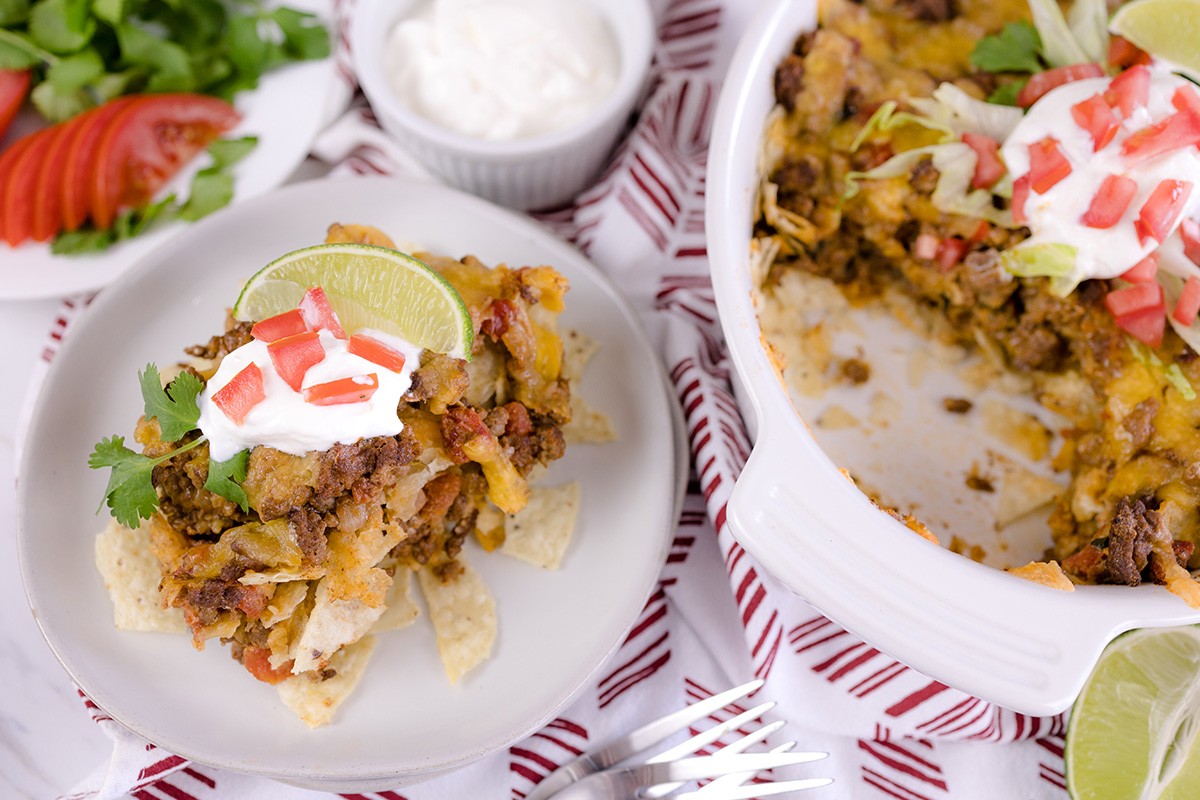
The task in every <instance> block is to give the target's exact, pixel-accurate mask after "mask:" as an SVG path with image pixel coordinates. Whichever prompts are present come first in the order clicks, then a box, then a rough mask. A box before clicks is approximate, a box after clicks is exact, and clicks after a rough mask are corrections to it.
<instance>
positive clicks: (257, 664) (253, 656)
mask: <svg viewBox="0 0 1200 800" xmlns="http://www.w3.org/2000/svg"><path fill="white" fill-rule="evenodd" d="M293 663H295V662H293V661H287V662H285V663H283V664H280V665H279V666H278V667H272V666H271V649H270V648H269V647H249V646H248V647H246V649H245V650H243V651H242V666H244V667H245V668H246V671H247V672H249V673H250V674H251V675H253V676H254V677H256V678H258V679H259V680H260V681H262V682H263V683H270V684H276V683H281V682H283V681H285V680H287V679H288V678H290V677H291V675H292V664H293Z"/></svg>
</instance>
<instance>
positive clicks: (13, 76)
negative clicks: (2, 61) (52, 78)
mask: <svg viewBox="0 0 1200 800" xmlns="http://www.w3.org/2000/svg"><path fill="white" fill-rule="evenodd" d="M31 75H32V73H31V71H30V70H27V69H0V138H3V136H4V132H5V131H6V130H8V126H9V125H11V124H12V121H13V120H14V119H15V118H16V116H17V112H18V111H20V110H21V106H22V105H23V104H24V103H25V93H26V92H28V91H29V81H30V77H31Z"/></svg>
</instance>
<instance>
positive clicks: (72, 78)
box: [46, 47, 105, 94]
mask: <svg viewBox="0 0 1200 800" xmlns="http://www.w3.org/2000/svg"><path fill="white" fill-rule="evenodd" d="M104 73H105V69H104V60H103V59H101V58H100V53H98V52H97V51H96V50H95V49H93V48H90V47H89V48H87V49H86V50H80V51H79V52H78V53H74V54H73V55H69V56H66V57H64V58H60V59H59V60H58V63H56V64H53V65H51V66H50V68H49V69H47V70H46V82H47V83H50V84H53V86H54V90H55V92H57V93H60V94H70V93H72V92H77V91H79V90H80V89H82V88H83V87H84V86H87V85H88V84H90V83H95V82H96V81H98V80H100V78H102V77H103V76H104Z"/></svg>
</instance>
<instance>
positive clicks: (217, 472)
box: [204, 450, 250, 511]
mask: <svg viewBox="0 0 1200 800" xmlns="http://www.w3.org/2000/svg"><path fill="white" fill-rule="evenodd" d="M249 463H250V451H249V450H243V451H242V452H240V453H238V454H237V455H235V456H234V457H233V458H231V459H229V460H228V461H214V460H212V459H211V458H210V459H209V460H208V478H207V479H205V481H204V488H205V489H208V490H209V491H210V492H213V493H214V494H219V495H221V497H224V498H225V499H226V500H228V501H229V502H231V503H237V504H238V506H239V507H240V508H241V509H242V511H248V510H249V509H250V500H249V498H247V497H246V490H245V489H243V488H242V487H241V486H239V485H238V484H239V483H241V482H242V481H244V480H246V467H247V465H248V464H249Z"/></svg>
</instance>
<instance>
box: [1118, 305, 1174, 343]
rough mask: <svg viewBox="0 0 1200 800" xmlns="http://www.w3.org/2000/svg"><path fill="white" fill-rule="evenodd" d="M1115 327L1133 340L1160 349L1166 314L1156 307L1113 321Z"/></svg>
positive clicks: (1162, 309)
mask: <svg viewBox="0 0 1200 800" xmlns="http://www.w3.org/2000/svg"><path fill="white" fill-rule="evenodd" d="M1114 322H1116V323H1117V327H1118V328H1120V329H1121V330H1123V331H1125V332H1126V333H1128V334H1129V335H1130V336H1132V337H1133V338H1135V339H1137V340H1138V341H1139V342H1142V343H1143V344H1147V345H1149V346H1151V347H1161V346H1162V341H1163V333H1164V332H1165V330H1166V327H1167V313H1166V309H1165V308H1164V307H1162V306H1161V305H1160V306H1156V307H1154V308H1146V309H1143V310H1141V311H1135V312H1133V313H1132V314H1125V315H1124V316H1120V317H1117V318H1115V319H1114Z"/></svg>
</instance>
